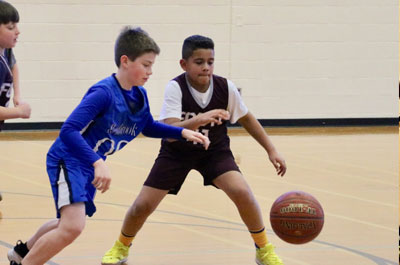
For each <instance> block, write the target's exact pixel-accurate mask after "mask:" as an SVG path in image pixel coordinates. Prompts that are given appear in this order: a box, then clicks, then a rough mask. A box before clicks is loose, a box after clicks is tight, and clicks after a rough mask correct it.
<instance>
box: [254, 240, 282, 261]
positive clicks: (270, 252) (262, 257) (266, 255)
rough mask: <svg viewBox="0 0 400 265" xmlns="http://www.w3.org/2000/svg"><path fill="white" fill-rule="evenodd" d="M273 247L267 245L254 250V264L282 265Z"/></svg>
mask: <svg viewBox="0 0 400 265" xmlns="http://www.w3.org/2000/svg"><path fill="white" fill-rule="evenodd" d="M274 248H275V247H274V246H273V245H272V244H271V243H269V244H267V245H266V246H265V247H263V248H258V249H257V250H256V262H257V264H258V265H283V262H282V260H281V259H280V258H279V257H278V256H277V255H276V254H275V250H274Z"/></svg>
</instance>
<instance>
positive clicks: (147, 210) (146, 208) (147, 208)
mask: <svg viewBox="0 0 400 265" xmlns="http://www.w3.org/2000/svg"><path fill="white" fill-rule="evenodd" d="M154 208H155V207H153V205H151V203H148V202H143V201H141V202H135V203H134V204H133V205H132V207H131V209H130V211H129V214H130V215H131V216H148V215H150V214H151V213H152V212H153V211H154Z"/></svg>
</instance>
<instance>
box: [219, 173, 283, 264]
mask: <svg viewBox="0 0 400 265" xmlns="http://www.w3.org/2000/svg"><path fill="white" fill-rule="evenodd" d="M213 183H214V185H216V186H217V187H218V188H220V189H222V190H223V191H224V192H225V193H226V194H227V195H228V197H229V198H230V199H231V200H232V201H233V202H234V203H235V205H236V207H237V209H238V211H239V214H240V217H241V218H242V220H243V222H244V223H245V225H246V226H247V229H248V230H249V232H250V234H251V236H252V238H253V240H254V243H255V245H256V248H257V249H256V262H257V264H259V265H283V263H282V261H281V259H280V258H279V257H278V256H277V255H276V254H275V251H274V246H273V245H272V244H271V243H268V240H267V235H266V232H265V228H264V222H263V219H262V213H261V210H260V206H259V205H258V202H257V200H256V199H255V197H254V194H253V192H252V191H251V189H250V187H249V185H248V184H247V182H246V180H245V179H244V177H243V175H242V174H241V173H240V172H238V171H228V172H225V173H224V174H222V175H220V176H218V177H217V178H216V179H214V181H213Z"/></svg>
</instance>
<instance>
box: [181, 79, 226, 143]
mask: <svg viewBox="0 0 400 265" xmlns="http://www.w3.org/2000/svg"><path fill="white" fill-rule="evenodd" d="M212 78H213V93H212V96H211V100H210V102H209V103H208V105H207V106H206V107H205V108H202V107H201V106H199V104H197V102H196V100H195V99H194V98H193V96H192V94H191V93H190V90H189V87H188V85H187V82H186V77H185V73H183V74H181V75H180V76H177V77H176V78H174V80H175V81H176V82H177V83H178V84H179V87H180V88H181V91H182V117H181V120H187V119H190V118H192V117H195V116H196V115H198V114H199V113H205V112H207V111H210V110H214V109H225V110H226V109H227V108H228V100H229V89H228V81H227V80H226V78H223V77H220V76H217V75H213V76H212ZM226 122H227V121H222V124H221V125H217V124H214V123H211V124H207V125H206V126H202V127H200V128H199V129H198V131H200V132H201V133H203V134H204V135H207V136H208V138H209V139H210V141H211V144H210V147H209V150H213V149H224V150H228V149H229V137H228V134H227V127H226ZM181 142H182V141H181ZM175 143H176V142H175ZM183 143H184V145H185V146H186V147H185V149H192V150H193V149H197V150H199V149H202V150H204V149H203V147H202V146H201V145H199V144H194V143H193V142H183Z"/></svg>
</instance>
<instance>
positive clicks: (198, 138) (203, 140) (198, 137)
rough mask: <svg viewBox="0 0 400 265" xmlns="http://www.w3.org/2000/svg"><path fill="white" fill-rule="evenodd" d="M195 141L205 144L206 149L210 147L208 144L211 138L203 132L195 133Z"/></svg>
mask: <svg viewBox="0 0 400 265" xmlns="http://www.w3.org/2000/svg"><path fill="white" fill-rule="evenodd" d="M192 141H194V142H197V143H200V144H202V145H203V146H204V149H206V150H207V149H208V146H209V145H210V139H208V137H207V136H204V135H202V134H201V133H195V134H194V135H193V140H192Z"/></svg>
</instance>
